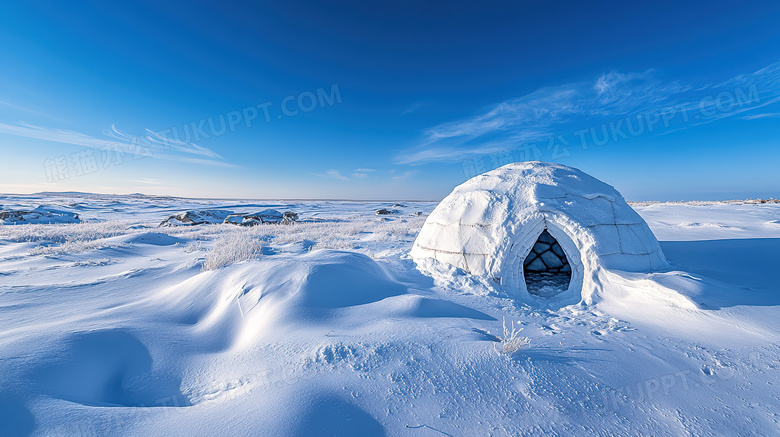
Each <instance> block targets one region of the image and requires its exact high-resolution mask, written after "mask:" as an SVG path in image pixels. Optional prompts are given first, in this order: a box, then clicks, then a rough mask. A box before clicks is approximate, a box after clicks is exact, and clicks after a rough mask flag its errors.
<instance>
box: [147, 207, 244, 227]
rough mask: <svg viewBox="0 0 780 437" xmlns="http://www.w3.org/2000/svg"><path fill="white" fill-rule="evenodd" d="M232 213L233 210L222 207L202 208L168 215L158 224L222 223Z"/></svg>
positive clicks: (192, 224) (191, 224)
mask: <svg viewBox="0 0 780 437" xmlns="http://www.w3.org/2000/svg"><path fill="white" fill-rule="evenodd" d="M231 214H233V211H228V210H224V209H203V210H191V211H184V212H180V213H178V214H174V215H171V216H169V217H168V218H167V219H165V220H163V221H162V223H160V226H194V225H202V224H217V223H222V222H224V221H225V219H226V218H227V217H228V216H229V215H231Z"/></svg>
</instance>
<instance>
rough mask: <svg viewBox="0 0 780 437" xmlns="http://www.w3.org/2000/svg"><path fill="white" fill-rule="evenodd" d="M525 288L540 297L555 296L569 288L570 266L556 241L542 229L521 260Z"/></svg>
mask: <svg viewBox="0 0 780 437" xmlns="http://www.w3.org/2000/svg"><path fill="white" fill-rule="evenodd" d="M523 275H524V279H525V286H526V289H527V290H528V292H529V293H530V294H533V295H536V296H542V297H551V296H555V295H557V294H558V293H562V292H564V291H566V290H567V289H568V288H569V283H570V282H571V266H570V265H569V260H568V259H567V258H566V254H565V253H564V252H563V249H562V248H561V245H560V244H558V241H556V240H555V238H553V236H552V235H550V233H549V232H547V229H545V230H544V231H542V234H541V235H539V239H538V240H537V241H536V243H535V244H534V246H533V247H532V248H531V252H529V253H528V256H527V257H526V258H525V261H524V262H523Z"/></svg>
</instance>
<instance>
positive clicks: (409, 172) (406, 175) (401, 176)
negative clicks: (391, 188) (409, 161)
mask: <svg viewBox="0 0 780 437" xmlns="http://www.w3.org/2000/svg"><path fill="white" fill-rule="evenodd" d="M415 173H417V170H407V171H405V172H403V173H401V174H399V175H395V176H392V177H391V179H393V180H396V181H402V180H405V179H409V178H410V177H411V176H412V175H414V174H415Z"/></svg>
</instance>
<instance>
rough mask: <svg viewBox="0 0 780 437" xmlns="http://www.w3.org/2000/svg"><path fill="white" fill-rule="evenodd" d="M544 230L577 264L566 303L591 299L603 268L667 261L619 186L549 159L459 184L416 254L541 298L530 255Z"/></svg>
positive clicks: (639, 268)
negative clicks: (528, 266) (529, 270)
mask: <svg viewBox="0 0 780 437" xmlns="http://www.w3.org/2000/svg"><path fill="white" fill-rule="evenodd" d="M545 230H546V231H547V232H548V233H549V234H550V235H551V236H552V237H553V238H554V239H555V241H557V243H559V244H560V247H561V248H562V249H563V252H565V255H566V256H565V258H566V259H567V260H568V262H569V263H570V264H571V281H570V282H569V286H568V289H567V290H566V291H564V292H561V293H560V294H557V295H556V297H557V299H558V300H559V301H562V302H565V303H576V302H578V301H580V300H583V299H584V300H585V301H586V302H590V301H591V298H592V296H593V295H594V294H595V293H597V292H598V291H599V290H600V289H601V288H600V283H599V281H598V272H599V270H600V269H601V268H607V269H618V270H626V271H635V272H643V271H645V272H646V271H653V270H656V269H661V268H665V267H666V266H667V263H666V259H665V258H664V255H663V253H662V252H661V248H660V246H659V245H658V241H657V240H656V238H655V236H654V235H653V233H652V231H650V228H649V227H648V226H647V224H646V223H645V222H644V220H642V218H641V217H640V216H639V215H638V214H637V213H636V212H635V211H634V210H633V209H631V207H630V206H629V205H628V204H627V203H626V201H625V200H624V199H623V197H622V196H621V195H620V193H618V192H617V190H615V189H614V188H613V187H611V186H610V185H607V184H606V183H604V182H601V181H599V180H598V179H596V178H594V177H592V176H589V175H587V174H585V173H583V172H582V171H580V170H577V169H575V168H571V167H567V166H565V165H560V164H552V163H543V162H525V163H515V164H509V165H506V166H503V167H500V168H498V169H496V170H493V171H490V172H487V173H485V174H482V175H479V176H476V177H474V178H472V179H470V180H468V181H466V182H465V183H463V184H461V185H460V186H458V187H456V188H455V189H454V190H453V192H452V193H451V194H450V195H448V196H447V197H446V198H445V199H444V200H442V202H441V203H440V204H439V205H438V206H437V207H436V209H435V210H434V211H433V212H432V213H431V215H430V216H429V217H428V219H427V220H426V222H425V225H424V226H423V228H422V230H421V231H420V234H419V235H418V237H417V239H416V240H415V242H414V246H413V248H412V250H411V252H410V254H411V256H412V257H413V258H415V259H416V260H422V259H425V258H433V259H436V260H438V261H440V262H443V263H446V264H450V265H452V266H455V267H457V268H460V269H463V270H464V271H466V272H468V273H471V274H474V275H478V276H483V277H487V278H490V279H492V280H493V281H495V282H496V283H497V284H500V285H502V286H504V287H505V288H506V289H507V291H508V292H509V293H511V294H515V295H516V296H517V297H520V298H523V299H530V300H534V299H536V298H537V297H538V296H537V297H535V296H531V295H530V294H529V292H528V289H527V287H526V283H525V278H524V269H523V261H524V260H525V259H526V257H527V256H528V254H529V253H530V252H531V250H532V248H533V247H534V244H535V243H536V242H537V240H539V237H540V236H541V235H542V234H543V232H544V231H545ZM418 264H420V263H418ZM537 301H538V299H537Z"/></svg>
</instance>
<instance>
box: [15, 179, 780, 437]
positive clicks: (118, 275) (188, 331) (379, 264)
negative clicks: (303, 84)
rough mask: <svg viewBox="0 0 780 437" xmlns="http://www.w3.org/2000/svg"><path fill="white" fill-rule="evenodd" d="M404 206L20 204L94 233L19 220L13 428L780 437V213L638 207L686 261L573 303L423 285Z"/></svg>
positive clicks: (754, 207) (82, 199)
mask: <svg viewBox="0 0 780 437" xmlns="http://www.w3.org/2000/svg"><path fill="white" fill-rule="evenodd" d="M400 203H401V205H400V206H393V202H336V201H333V202H328V201H307V202H266V201H262V202H260V201H247V202H240V201H217V200H213V201H212V200H188V199H177V198H158V197H146V196H103V195H79V194H73V195H54V194H50V195H33V196H8V195H6V196H0V205H2V208H3V209H24V208H34V207H35V206H38V205H45V206H46V207H51V208H56V209H59V210H65V211H70V212H75V213H77V214H79V215H80V216H81V218H82V219H83V220H84V221H83V222H82V223H80V224H53V225H48V224H35V225H29V224H25V225H3V226H0V434H2V435H110V434H123V435H220V434H226V433H229V434H238V435H420V436H427V435H454V436H461V435H519V434H524V435H526V434H530V435H639V434H642V435H703V434H725V435H771V434H778V433H780V413H778V412H779V411H780V376H779V375H780V372H779V370H780V364H779V361H778V360H779V359H780V347H779V346H778V340H780V324H778V318H779V317H780V285H778V279H777V272H778V267H777V266H778V264H779V263H780V204H777V203H768V204H755V203H744V202H729V203H727V202H709V203H707V202H699V203H694V202H688V203H635V204H632V206H633V207H634V208H635V209H636V210H637V212H639V214H640V215H641V216H642V217H643V218H644V219H645V220H646V221H647V223H648V224H649V226H650V228H651V229H652V230H653V232H654V233H655V235H656V237H657V238H658V239H659V240H660V241H661V247H662V249H663V251H664V253H665V255H666V257H667V259H668V260H669V262H670V263H671V268H670V269H669V270H667V271H663V272H659V273H654V274H636V273H626V272H620V271H608V272H606V273H605V275H604V276H603V277H602V278H600V279H601V280H602V286H603V292H602V293H601V295H600V296H599V298H598V299H597V300H596V301H595V302H594V303H593V304H590V305H584V304H580V305H569V306H560V305H556V304H555V302H554V301H551V302H550V303H549V304H538V305H529V304H527V303H523V302H520V301H518V300H515V299H513V298H512V296H511V290H505V289H502V288H501V286H500V285H497V284H494V283H492V282H490V281H484V280H481V279H479V278H475V277H471V276H469V275H465V274H463V273H462V272H459V271H457V270H454V269H447V268H444V267H441V268H439V269H438V271H436V269H429V270H433V271H434V272H433V276H432V277H431V276H426V275H424V274H422V273H420V271H419V270H418V269H417V268H416V265H415V263H414V261H412V260H411V259H409V257H408V255H407V254H408V251H409V249H410V248H411V246H412V243H413V241H414V238H415V236H416V235H417V232H418V231H419V229H420V227H421V226H422V224H423V222H424V220H425V217H426V215H427V213H429V212H430V211H431V210H432V209H433V208H434V207H435V205H436V204H435V203H434V202H430V203H419V202H400ZM264 208H273V209H278V210H280V211H285V210H292V211H295V212H297V213H298V214H299V215H300V218H301V222H300V223H297V224H295V225H292V226H283V225H260V226H255V227H251V228H242V227H238V226H232V225H199V226H192V227H189V226H180V227H158V224H159V223H160V222H161V221H162V220H163V219H165V218H166V217H168V216H169V215H171V214H174V213H176V212H180V211H183V210H192V209H228V210H232V211H236V212H250V211H254V210H259V209H264ZM379 208H388V209H395V210H397V211H398V213H397V214H393V215H390V216H381V217H380V216H376V215H374V211H375V210H377V209H379ZM417 212H422V213H423V214H422V215H415V213H417ZM383 218H384V220H383ZM429 267H430V266H429ZM503 321H506V323H507V324H511V323H512V322H514V325H515V326H516V327H517V326H520V327H522V328H523V331H522V336H524V337H527V338H528V339H529V340H530V344H529V345H528V346H526V347H523V348H521V349H519V350H518V351H517V352H515V353H511V354H510V353H503V352H502V343H501V342H500V340H501V339H502V338H503V337H505V335H504V332H503V330H502V322H503Z"/></svg>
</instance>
